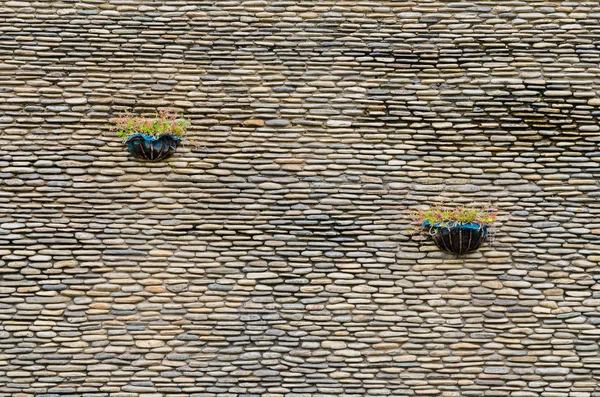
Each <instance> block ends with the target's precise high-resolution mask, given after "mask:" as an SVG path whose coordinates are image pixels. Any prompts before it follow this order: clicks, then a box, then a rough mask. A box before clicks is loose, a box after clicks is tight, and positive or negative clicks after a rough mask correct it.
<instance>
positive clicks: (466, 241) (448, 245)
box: [423, 222, 489, 255]
mask: <svg viewBox="0 0 600 397" xmlns="http://www.w3.org/2000/svg"><path fill="white" fill-rule="evenodd" d="M423 226H424V227H429V228H431V236H432V237H433V241H434V242H435V245H437V246H438V248H439V249H441V250H443V251H446V252H451V253H453V254H456V255H462V254H466V253H468V252H472V251H475V250H476V249H478V248H479V247H481V244H482V243H483V241H484V240H485V238H486V237H487V236H488V234H489V233H488V229H487V227H486V226H485V225H480V224H479V223H465V224H462V225H461V224H455V225H450V226H446V225H444V226H442V225H440V224H439V223H435V224H433V225H431V224H430V223H429V222H423Z"/></svg>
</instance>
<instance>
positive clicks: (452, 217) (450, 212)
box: [411, 205, 498, 229]
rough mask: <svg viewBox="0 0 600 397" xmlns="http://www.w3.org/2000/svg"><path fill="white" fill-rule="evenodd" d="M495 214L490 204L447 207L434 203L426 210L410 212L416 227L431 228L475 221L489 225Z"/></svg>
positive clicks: (494, 218)
mask: <svg viewBox="0 0 600 397" xmlns="http://www.w3.org/2000/svg"><path fill="white" fill-rule="evenodd" d="M497 216H498V212H497V211H496V210H495V209H494V208H492V207H491V206H487V207H481V208H476V207H466V206H458V207H455V208H447V207H444V206H441V205H436V206H434V207H432V208H429V209H427V210H416V211H413V212H412V213H411V218H412V219H413V220H414V223H415V226H416V229H422V228H423V226H425V227H430V228H433V229H439V228H450V227H454V226H459V225H464V224H468V223H475V224H477V225H479V227H484V226H486V227H490V226H492V224H493V223H494V221H495V220H496V217H497Z"/></svg>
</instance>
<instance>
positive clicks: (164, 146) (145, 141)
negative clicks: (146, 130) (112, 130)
mask: <svg viewBox="0 0 600 397" xmlns="http://www.w3.org/2000/svg"><path fill="white" fill-rule="evenodd" d="M180 140H181V139H180V138H177V137H175V136H173V135H171V134H163V135H160V136H157V137H152V136H150V135H146V134H133V135H131V136H130V137H129V138H127V140H126V141H125V144H126V145H127V150H128V151H129V153H131V154H133V155H134V156H135V157H138V158H141V159H144V160H147V161H161V160H164V159H166V158H169V157H171V155H172V154H173V152H175V149H177V145H178V144H179V141H180Z"/></svg>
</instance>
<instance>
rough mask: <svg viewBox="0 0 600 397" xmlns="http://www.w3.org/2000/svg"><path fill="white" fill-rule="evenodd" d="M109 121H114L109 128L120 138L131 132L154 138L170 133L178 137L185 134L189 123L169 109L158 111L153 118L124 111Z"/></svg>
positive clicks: (126, 136)
mask: <svg viewBox="0 0 600 397" xmlns="http://www.w3.org/2000/svg"><path fill="white" fill-rule="evenodd" d="M111 121H113V122H114V125H113V126H112V127H111V129H112V130H114V131H116V133H117V135H118V136H119V137H120V138H122V139H127V138H129V137H130V136H131V135H133V134H146V135H149V136H151V137H154V138H156V137H159V136H161V135H164V134H171V135H173V136H175V137H178V138H180V137H183V136H184V135H185V133H186V132H187V127H188V125H189V120H186V119H184V118H183V117H182V115H179V114H177V113H172V112H170V111H169V110H160V111H158V112H157V113H156V117H154V118H145V117H138V116H134V115H132V114H130V113H127V112H126V113H125V114H123V115H120V116H119V117H115V118H114V119H112V120H111Z"/></svg>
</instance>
